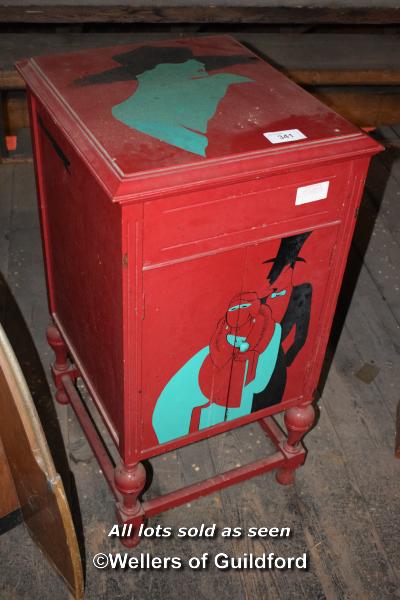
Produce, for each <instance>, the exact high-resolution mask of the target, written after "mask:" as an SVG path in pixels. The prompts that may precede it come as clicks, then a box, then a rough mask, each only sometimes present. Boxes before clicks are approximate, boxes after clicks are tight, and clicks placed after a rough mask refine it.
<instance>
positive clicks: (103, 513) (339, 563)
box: [0, 128, 400, 600]
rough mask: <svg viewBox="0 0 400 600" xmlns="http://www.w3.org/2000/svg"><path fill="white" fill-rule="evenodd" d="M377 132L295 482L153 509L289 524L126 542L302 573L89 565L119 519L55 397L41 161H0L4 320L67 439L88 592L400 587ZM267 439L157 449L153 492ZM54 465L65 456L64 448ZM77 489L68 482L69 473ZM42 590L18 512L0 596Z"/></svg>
mask: <svg viewBox="0 0 400 600" xmlns="http://www.w3.org/2000/svg"><path fill="white" fill-rule="evenodd" d="M383 134H385V135H389V137H390V139H391V141H392V142H393V140H394V143H393V144H392V147H391V148H390V149H389V150H387V151H386V153H385V154H383V155H382V156H379V157H377V158H376V159H375V160H374V162H373V165H372V168H371V171H370V174H369V178H368V182H367V191H366V194H365V198H364V202H363V205H362V209H361V211H360V219H359V224H358V228H357V232H356V235H355V239H354V243H353V246H352V253H351V260H350V263H349V268H348V271H347V275H346V279H345V285H344V286H343V292H342V296H341V300H340V304H339V309H338V313H337V318H336V324H335V330H334V333H333V336H332V347H333V349H334V347H335V345H336V351H335V354H334V358H333V362H332V364H331V367H330V370H329V373H328V376H327V379H326V384H325V387H324V390H323V394H322V398H321V400H320V402H319V419H318V422H317V425H316V426H315V428H314V429H313V431H312V432H311V433H310V434H309V435H308V436H307V438H306V446H307V448H308V450H309V456H308V459H307V462H306V465H305V466H304V467H303V468H302V469H301V470H299V471H298V475H297V480H296V484H295V485H294V486H293V487H290V488H284V487H281V486H278V485H277V484H276V483H275V480H274V476H273V474H267V475H263V476H261V477H258V478H256V479H253V480H251V481H248V482H246V483H244V484H242V485H239V486H236V487H234V488H231V489H228V490H225V491H223V492H221V493H217V494H214V495H212V496H209V497H207V498H202V499H200V500H198V501H196V502H193V503H192V504H191V505H187V506H183V507H181V508H178V509H175V510H173V511H170V512H169V513H165V514H163V515H160V516H159V517H157V518H155V519H152V521H151V523H152V524H156V523H160V524H162V525H165V526H170V527H174V528H176V527H179V526H191V525H193V526H195V525H199V524H201V523H203V522H204V523H206V524H212V523H216V524H217V526H218V527H223V526H237V525H239V526H241V527H242V528H247V527H250V526H258V527H261V526H267V527H271V526H280V527H283V526H287V527H290V528H291V529H292V536H291V537H290V538H288V539H286V538H283V539H268V538H266V539H260V540H251V539H248V538H242V539H237V540H234V539H232V540H228V539H226V540H223V539H221V538H215V539H213V540H198V541H188V540H180V539H178V538H176V537H175V538H173V539H171V538H166V539H161V540H154V539H153V540H151V539H150V540H144V541H143V542H142V544H141V545H140V547H139V548H138V549H136V550H132V551H131V552H132V554H138V553H140V552H149V553H151V554H152V555H159V556H181V557H188V556H189V555H192V554H196V555H200V553H202V552H205V551H208V552H210V553H211V554H216V553H217V552H226V553H227V554H229V555H232V556H240V555H242V554H243V553H244V552H253V553H255V554H261V553H262V552H274V553H275V554H277V555H282V556H293V555H299V554H302V553H303V552H307V553H308V555H309V557H310V566H309V569H308V570H307V571H290V570H288V571H278V570H276V571H271V572H268V571H259V570H243V571H239V570H229V571H218V570H216V569H215V568H214V567H211V568H209V569H208V570H207V571H203V572H202V571H199V572H197V571H193V570H190V569H188V568H186V569H184V570H183V571H179V570H178V571H174V570H170V571H157V570H153V571H151V572H147V571H145V570H143V571H127V572H124V571H121V570H119V571H118V570H117V571H112V570H104V571H96V570H95V569H94V567H93V566H92V562H91V561H92V558H93V555H94V554H95V553H96V552H106V553H107V552H109V551H118V550H121V549H122V547H120V546H119V543H118V542H117V541H115V540H111V539H109V538H108V537H107V535H106V532H107V531H108V527H109V526H110V524H112V523H113V522H114V508H113V501H112V498H111V495H110V493H109V491H108V489H107V487H106V484H105V482H104V480H103V478H102V475H101V474H100V472H99V468H98V466H97V464H96V462H95V460H94V458H93V456H92V453H91V451H90V449H89V448H88V446H87V444H86V442H85V440H84V439H83V437H82V435H81V433H80V430H79V428H78V427H77V425H76V423H75V420H74V417H73V416H72V414H71V412H70V409H68V408H65V407H56V411H54V408H52V404H51V402H50V401H49V397H48V393H47V387H46V386H47V384H46V381H45V375H44V373H46V374H47V371H48V369H47V365H48V362H49V351H48V349H47V346H46V343H45V339H44V329H45V326H46V323H47V321H48V315H47V306H46V293H45V282H44V274H43V266H42V258H41V247H40V234H39V224H38V218H37V213H36V205H35V190H34V179H33V172H32V167H31V166H30V165H15V166H11V165H5V166H2V167H1V168H0V269H1V272H2V274H3V278H4V281H3V282H1V286H0V290H1V292H2V293H1V297H0V311H1V313H0V314H1V319H2V321H3V322H4V324H5V327H6V329H7V330H8V331H9V333H10V337H11V339H12V340H13V341H14V342H15V343H16V344H17V351H18V354H19V355H20V357H21V361H22V363H23V367H24V369H25V371H26V372H27V375H28V377H29V380H30V385H31V388H32V389H33V392H34V396H35V399H36V402H37V403H38V404H39V406H40V410H41V413H42V414H44V413H46V415H47V416H46V429H47V430H48V432H49V434H50V436H51V438H52V440H53V444H54V440H57V438H58V439H59V436H60V430H61V432H62V435H63V437H64V441H65V444H66V447H67V452H68V456H69V464H70V468H71V471H72V473H73V477H74V480H75V484H76V488H77V492H78V495H79V504H80V511H81V515H82V522H83V529H84V534H85V552H86V561H87V566H86V596H85V597H86V598H87V599H90V600H95V599H96V600H97V599H98V598H107V600H109V599H110V600H114V599H115V600H117V599H118V600H128V599H129V600H130V599H132V598H134V599H140V600H150V599H151V600H157V599H158V598H162V599H163V600H168V599H171V600H178V599H179V600H181V599H182V600H183V599H186V598H191V597H195V598H196V599H199V600H203V599H204V600H209V599H210V600H211V599H214V598H218V599H221V600H228V599H229V600H231V599H232V598H234V599H236V598H245V599H254V598H263V599H267V600H269V599H271V600H274V599H280V598H282V599H290V600H292V599H297V598H299V599H303V598H304V599H307V600H309V599H310V598H311V599H322V598H328V599H336V598H339V599H357V600H358V599H359V598H360V599H361V598H371V599H380V600H381V599H394V598H400V546H399V544H400V541H399V540H400V461H398V460H396V459H395V458H394V457H393V445H394V430H395V427H394V418H395V411H396V406H397V402H398V401H399V399H400V392H399V389H400V368H399V367H400V360H399V353H400V274H399V266H400V204H399V201H400V128H391V129H390V130H386V131H383ZM396 140H398V142H399V143H396ZM368 242H369V243H368ZM353 292H354V293H353ZM352 293H353V296H352V300H351V303H350V305H349V301H350V298H351V295H352ZM347 309H348V310H347ZM339 334H340V335H339ZM56 414H57V415H58V418H56ZM55 443H57V442H55ZM269 450H270V446H269V444H268V442H267V441H266V439H265V437H264V436H263V434H262V433H261V431H260V430H259V429H258V428H257V426H256V425H250V426H247V427H245V428H242V429H239V430H236V431H235V432H232V433H229V434H225V435H224V436H220V437H218V438H215V439H213V440H211V441H209V442H204V443H201V444H200V445H196V446H192V447H190V448H186V449H184V450H182V451H179V452H173V453H171V454H169V455H167V456H166V457H159V458H157V459H155V460H154V461H153V463H152V464H153V467H154V479H153V483H152V487H151V488H150V490H149V491H148V496H152V495H156V494H158V493H159V492H161V491H165V490H169V489H173V488H175V487H177V486H179V485H182V484H183V483H189V482H192V481H195V480H196V479H200V478H203V477H205V476H208V475H211V474H212V473H213V472H215V471H216V470H217V471H218V470H221V469H226V468H229V467H233V466H235V465H237V464H243V463H245V462H249V461H250V460H254V459H255V458H257V457H259V456H262V455H263V454H264V453H265V452H268V451H269ZM57 463H58V465H60V469H61V470H62V469H63V468H64V469H65V456H63V455H62V452H58V456H57ZM69 487H70V489H71V492H72V493H73V491H74V484H73V483H72V484H71V486H69ZM49 534H50V535H51V532H49ZM36 597H37V598H52V600H59V599H62V598H66V597H67V594H66V591H65V589H64V587H63V586H62V585H61V584H60V583H59V581H58V579H57V577H56V575H54V574H52V572H51V571H50V570H49V569H48V567H47V565H46V563H45V562H44V560H43V559H42V557H41V555H40V553H39V551H37V550H36V548H35V547H34V546H33V544H32V542H31V541H30V540H29V538H28V536H27V534H26V532H25V530H24V529H23V527H22V526H21V527H19V528H17V529H15V530H13V531H11V532H9V533H8V534H6V535H5V536H3V537H2V538H1V540H0V598H1V599H3V598H4V599H5V600H14V599H15V600H20V599H28V598H29V599H31V598H36Z"/></svg>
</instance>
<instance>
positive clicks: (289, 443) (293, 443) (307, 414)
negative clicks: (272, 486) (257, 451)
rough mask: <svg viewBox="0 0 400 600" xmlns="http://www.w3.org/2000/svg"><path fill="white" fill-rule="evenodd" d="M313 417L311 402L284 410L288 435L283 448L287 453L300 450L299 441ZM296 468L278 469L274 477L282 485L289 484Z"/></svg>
mask: <svg viewBox="0 0 400 600" xmlns="http://www.w3.org/2000/svg"><path fill="white" fill-rule="evenodd" d="M314 418H315V410H314V407H313V406H312V404H307V405H304V406H294V407H292V408H288V410H286V411H285V418H284V420H285V425H286V428H287V431H288V437H287V440H286V442H285V444H284V450H285V451H286V452H287V453H289V454H296V453H298V452H300V450H301V446H300V442H301V440H302V438H303V437H304V435H305V434H306V433H307V431H309V429H311V427H312V425H313V423H314ZM295 469H296V468H285V467H283V468H282V469H278V471H277V473H276V479H277V481H278V482H279V483H281V484H282V485H290V484H292V483H293V482H294V472H295Z"/></svg>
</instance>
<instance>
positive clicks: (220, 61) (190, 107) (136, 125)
mask: <svg viewBox="0 0 400 600" xmlns="http://www.w3.org/2000/svg"><path fill="white" fill-rule="evenodd" d="M113 59H114V60H115V61H116V62H119V63H120V64H121V67H117V68H115V69H111V70H110V71H105V72H103V73H98V74H94V75H91V76H89V77H85V78H84V79H81V80H78V81H77V82H76V83H78V84H79V85H88V84H90V83H111V82H113V81H121V80H127V79H132V80H135V79H136V81H137V83H138V85H137V86H136V87H135V89H134V91H133V93H132V94H131V95H130V96H129V97H128V98H127V99H126V100H124V101H123V102H121V103H120V104H116V105H115V106H114V107H113V108H112V114H113V116H114V117H115V118H116V119H118V121H121V122H122V123H124V124H125V125H127V126H128V127H131V128H132V129H137V130H138V131H141V132H142V133H145V134H147V135H150V136H152V137H154V138H157V139H159V140H162V141H163V142H167V143H168V144H171V145H172V146H176V147H178V148H182V149H183V150H187V151H188V152H192V153H194V154H198V155H200V156H205V155H206V148H207V145H208V139H207V135H206V133H207V126H208V121H209V120H210V119H211V118H212V117H213V116H214V114H215V111H216V110H217V106H218V103H219V102H220V101H221V100H222V98H223V97H224V96H225V94H226V93H227V90H228V87H229V86H230V85H232V84H238V83H248V82H251V81H252V80H251V79H249V78H248V77H243V76H241V75H236V74H234V73H215V74H213V75H210V74H209V73H208V72H207V70H206V69H208V70H216V69H222V68H225V67H227V66H230V65H232V66H233V65H237V64H238V63H246V62H250V61H252V60H256V58H254V57H251V56H246V55H243V56H242V55H234V56H232V55H231V56H196V57H194V56H193V54H192V52H191V50H190V49H189V48H187V47H173V46H171V47H159V46H154V47H151V46H143V47H141V48H137V49H135V50H132V51H130V52H125V53H123V54H119V55H116V56H114V57H113Z"/></svg>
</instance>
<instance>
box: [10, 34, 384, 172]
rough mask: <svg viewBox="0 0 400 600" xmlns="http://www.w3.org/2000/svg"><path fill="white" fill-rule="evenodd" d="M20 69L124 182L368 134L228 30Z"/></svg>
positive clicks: (85, 146) (45, 60) (54, 58)
mask: <svg viewBox="0 0 400 600" xmlns="http://www.w3.org/2000/svg"><path fill="white" fill-rule="evenodd" d="M18 68H19V70H20V71H21V73H22V75H23V76H24V77H25V79H26V80H27V83H28V86H29V87H31V89H32V90H33V91H34V93H35V94H36V95H38V96H39V98H40V99H41V100H42V101H43V103H44V104H45V105H47V108H50V109H52V110H51V112H52V114H53V117H55V118H56V119H57V120H58V121H59V123H60V125H61V127H63V128H64V129H66V130H67V133H68V134H69V137H70V138H72V140H73V142H74V145H75V146H76V147H77V148H78V150H80V151H81V153H82V155H83V156H84V158H85V157H86V159H87V160H89V159H90V157H89V159H88V152H89V154H90V152H94V153H97V154H99V155H101V156H102V160H103V163H104V164H108V168H109V169H111V170H112V171H113V172H114V175H116V176H117V178H118V179H119V181H120V182H121V181H122V180H124V179H126V178H128V179H129V178H135V176H137V175H141V176H143V174H144V173H147V174H150V173H152V174H154V172H158V173H159V172H160V171H163V170H171V169H172V170H173V171H176V169H178V171H180V170H181V169H182V168H185V169H186V168H187V167H189V165H190V166H191V167H193V168H194V170H195V171H196V170H198V169H196V167H202V169H201V171H204V167H205V166H206V164H207V165H208V166H211V165H216V164H217V163H218V162H220V161H222V162H227V161H229V160H233V161H234V162H237V160H238V159H240V157H243V158H245V157H247V158H249V157H250V156H255V155H257V156H260V155H264V154H266V155H269V154H273V155H276V154H284V153H286V152H287V151H288V150H293V149H295V150H297V149H298V150H301V149H304V148H305V147H307V146H310V145H311V146H315V144H316V143H318V142H321V143H324V142H325V143H326V142H327V141H328V140H330V141H332V143H335V142H338V141H340V140H344V139H345V138H349V139H353V140H354V138H355V137H356V138H363V139H364V142H365V141H366V140H365V137H366V136H364V135H363V134H361V133H360V131H359V129H358V128H357V127H355V126H353V125H351V124H350V123H348V122H347V121H346V120H345V119H343V118H342V117H340V116H339V115H337V114H336V113H335V112H333V111H332V110H330V109H329V108H327V107H326V106H325V105H323V104H322V103H321V102H319V101H318V100H317V99H316V98H314V97H313V96H311V95H310V94H308V93H307V92H306V91H304V90H303V89H301V88H300V87H299V86H297V85H296V84H295V83H293V82H292V81H290V80H289V79H288V78H287V77H285V76H284V75H282V74H281V73H280V72H279V71H277V70H276V69H274V68H273V67H271V66H270V65H269V64H267V63H266V62H265V61H263V60H262V59H260V58H258V57H257V56H256V55H255V54H253V53H252V52H250V51H249V50H248V49H247V48H245V47H244V46H243V45H241V44H240V43H239V42H238V41H236V40H235V39H233V38H231V37H229V36H213V37H198V38H194V39H178V40H170V41H165V40H164V41H158V42H154V43H153V42H148V43H145V44H143V43H142V44H135V45H124V46H117V47H113V48H104V49H93V50H85V51H83V52H75V53H70V54H61V55H60V54H54V55H50V56H44V57H39V58H36V59H31V60H30V61H24V62H22V63H20V64H19V65H18ZM46 99H47V100H46ZM49 105H50V106H49ZM68 123H69V127H68ZM73 125H75V128H74V127H73ZM371 142H372V140H368V144H367V145H368V146H369V151H370V152H371V147H372V144H371ZM364 146H365V143H364ZM376 148H377V149H378V145H376ZM364 151H366V147H365V148H364ZM372 151H373V149H372ZM375 151H376V150H375ZM205 163H206V164H205ZM205 173H207V170H205Z"/></svg>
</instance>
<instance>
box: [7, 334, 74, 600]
mask: <svg viewBox="0 0 400 600" xmlns="http://www.w3.org/2000/svg"><path fill="white" fill-rule="evenodd" d="M0 437H1V439H2V442H3V446H0V482H1V483H3V482H5V483H6V486H7V487H6V488H5V489H6V491H7V494H6V498H7V506H6V502H5V499H4V496H3V491H4V488H2V496H1V497H2V502H1V508H2V509H3V510H4V509H6V510H14V511H15V510H16V509H17V508H18V506H20V507H21V512H22V515H23V520H24V521H25V525H26V527H27V529H28V532H29V533H30V535H31V537H32V539H33V540H34V542H35V543H36V544H37V545H38V546H39V547H40V549H41V550H42V552H43V554H44V555H45V556H46V558H47V560H48V561H49V562H50V563H51V564H52V565H53V566H54V568H55V569H56V571H57V572H58V573H59V574H60V575H61V576H62V577H63V579H64V581H65V582H66V583H67V585H68V587H69V588H70V590H71V591H72V592H73V594H74V596H75V598H76V599H77V600H80V599H81V598H82V597H83V576H82V565H81V558H80V554H79V549H78V543H77V540H76V534H75V529H74V525H73V521H72V517H71V513H70V510H69V506H68V501H67V498H66V496H65V491H64V487H63V484H62V481H61V478H60V476H59V474H58V473H57V471H56V470H55V468H54V464H53V460H52V457H51V454H50V451H49V448H48V446H47V442H46V439H45V437H44V433H43V430H42V427H41V424H40V421H39V418H38V415H37V412H36V409H35V406H34V404H33V400H32V397H31V395H30V393H29V390H28V387H27V385H26V382H25V379H24V377H23V375H22V372H21V370H20V367H19V364H18V362H17V360H16V358H15V355H14V352H13V350H12V348H11V346H10V344H9V342H8V339H7V337H6V335H5V333H4V330H3V329H2V327H1V326H0ZM3 447H4V455H2V454H1V450H2V448H3ZM11 479H12V482H11Z"/></svg>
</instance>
